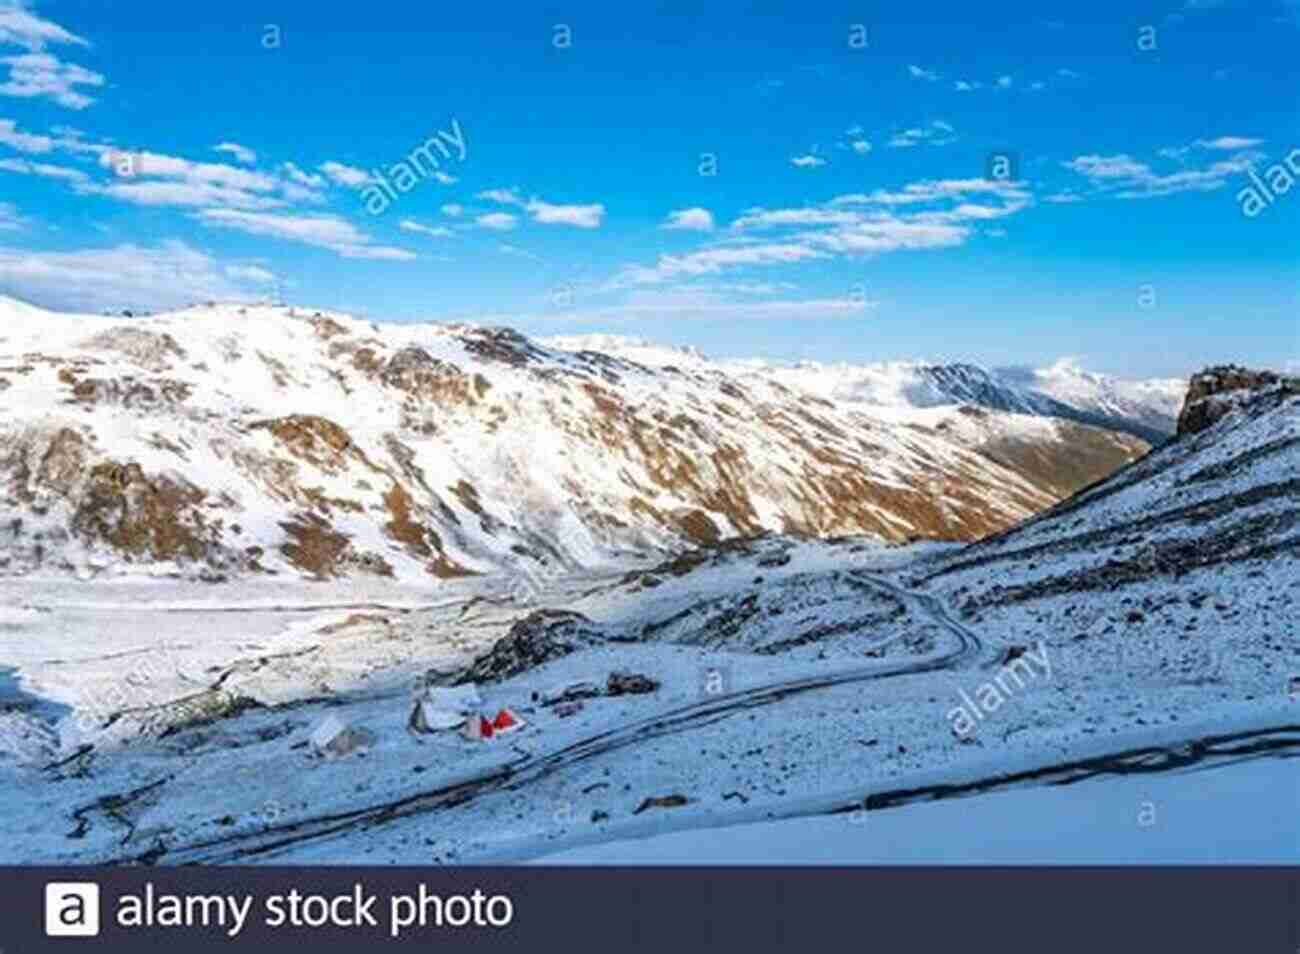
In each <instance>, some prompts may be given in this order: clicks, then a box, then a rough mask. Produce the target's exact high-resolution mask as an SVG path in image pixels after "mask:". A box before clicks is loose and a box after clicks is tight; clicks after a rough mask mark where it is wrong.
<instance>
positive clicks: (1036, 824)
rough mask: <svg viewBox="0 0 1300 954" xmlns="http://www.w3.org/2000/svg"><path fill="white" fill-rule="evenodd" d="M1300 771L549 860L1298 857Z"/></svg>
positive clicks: (1237, 769)
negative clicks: (1297, 819) (1297, 815)
mask: <svg viewBox="0 0 1300 954" xmlns="http://www.w3.org/2000/svg"><path fill="white" fill-rule="evenodd" d="M1298 808H1300V771H1297V770H1296V766H1295V764H1294V763H1288V762H1285V761H1280V760H1276V759H1265V760H1258V761H1242V762H1237V761H1233V762H1231V763H1229V764H1226V765H1212V766H1208V767H1193V768H1188V769H1182V770H1176V771H1171V772H1170V773H1169V774H1167V775H1156V776H1151V777H1142V776H1121V777H1110V778H1097V779H1090V780H1088V781H1084V782H1079V783H1078V784H1076V785H1071V786H1068V787H1051V788H1048V787H1039V788H1027V789H1018V790H1013V791H1004V792H996V793H993V794H989V795H984V796H981V797H979V798H972V799H960V800H953V801H937V802H928V803H922V804H916V805H907V806H904V807H901V808H897V809H893V810H890V811H878V812H871V811H867V810H865V809H863V810H859V811H854V812H848V813H843V814H838V815H816V816H810V817H803V818H791V819H786V820H783V821H768V822H755V823H752V824H746V825H732V826H728V827H725V828H703V829H688V830H680V831H673V832H670V833H667V834H662V835H657V836H653V837H650V838H644V839H639V840H622V841H610V842H596V843H592V844H587V845H584V846H582V847H577V848H570V849H567V850H564V851H559V852H556V853H554V854H547V855H543V856H541V857H540V858H537V859H534V862H535V863H538V864H544V865H587V864H625V865H769V864H772V863H773V859H779V860H780V863H781V864H788V865H846V864H848V865H855V864H885V865H897V864H922V865H938V864H958V865H1116V864H1159V865H1164V864H1189V865H1215V864H1236V865H1273V864H1278V865H1295V864H1296V863H1297V860H1298V859H1300V825H1297V824H1296V812H1297V809H1298Z"/></svg>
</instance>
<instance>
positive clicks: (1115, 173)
mask: <svg viewBox="0 0 1300 954" xmlns="http://www.w3.org/2000/svg"><path fill="white" fill-rule="evenodd" d="M1062 165H1064V166H1065V167H1066V168H1067V169H1071V170H1073V171H1074V172H1077V173H1079V174H1080V175H1083V176H1087V177H1088V178H1089V179H1134V178H1141V177H1143V176H1148V175H1150V174H1151V167H1150V166H1148V165H1147V164H1146V163H1144V162H1138V161H1137V160H1136V159H1134V158H1133V157H1132V156H1129V155H1125V154H1120V155H1115V156H1098V155H1089V156H1077V157H1075V158H1074V159H1071V160H1069V161H1068V162H1065V163H1062Z"/></svg>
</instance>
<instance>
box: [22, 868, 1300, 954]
mask: <svg viewBox="0 0 1300 954" xmlns="http://www.w3.org/2000/svg"><path fill="white" fill-rule="evenodd" d="M0 879H2V883H3V885H4V890H3V895H2V896H3V899H4V901H3V921H0V952H3V954H19V952H21V954H29V952H36V951H55V950H57V951H75V950H78V949H79V945H80V946H84V947H85V948H86V949H90V948H91V947H92V946H93V949H94V950H96V951H114V952H116V951H121V952H134V951H152V950H161V949H164V948H171V949H172V950H174V951H184V952H186V954H190V952H202V951H217V950H221V951H229V950H247V951H270V950H272V949H275V950H283V946H284V945H285V944H286V943H289V944H292V943H295V942H309V943H310V944H311V945H312V948H311V950H312V954H322V952H331V951H349V952H351V951H362V950H367V951H368V950H372V949H374V948H376V947H384V946H388V945H391V946H394V947H398V946H401V947H422V948H424V949H425V950H429V949H431V948H433V947H439V946H441V947H444V948H446V949H447V950H454V951H533V952H538V954H542V952H551V951H560V952H564V954H576V952H584V951H598V952H601V954H624V952H635V951H647V952H650V951H653V952H657V954H664V952H670V954H682V952H686V951H713V950H739V951H745V952H746V954H757V952H761V951H791V950H798V951H808V952H816V954H822V952H823V951H854V952H863V954H867V952H871V951H876V950H882V951H884V950H888V951H908V952H911V951H917V952H926V954H928V952H931V951H945V952H947V951H951V952H983V951H990V950H996V951H999V952H1014V951H1025V952H1033V954H1042V952H1044V951H1050V952H1052V954H1063V952H1074V951H1078V952H1090V954H1096V952H1099V951H1100V952H1107V954H1112V952H1113V954H1120V952H1123V954H1130V952H1133V954H1142V952H1151V954H1164V952H1168V951H1178V952H1180V954H1182V952H1199V951H1205V952H1216V954H1221V952H1223V951H1233V952H1249V954H1273V952H1277V954H1297V951H1300V890H1298V886H1300V867H1298V868H1291V867H1287V868H1282V867H1278V868H1227V867H1224V868H1192V867H1178V868H1140V867H1117V868H1045V869H1034V868H973V867H971V868H968V867H963V868H925V867H907V868H753V867H746V868H704V867H698V868H696V867H692V868H668V867H655V868H578V867H572V868H543V867H530V868H486V867H485V868H387V867H385V868H364V867H347V868H316V867H295V868H270V867H267V868H147V867H140V868H108V869H105V868H12V867H11V868H0ZM92 928H93V929H95V931H96V933H94V934H93V935H92V934H90V931H91V929H92ZM52 935H58V936H52Z"/></svg>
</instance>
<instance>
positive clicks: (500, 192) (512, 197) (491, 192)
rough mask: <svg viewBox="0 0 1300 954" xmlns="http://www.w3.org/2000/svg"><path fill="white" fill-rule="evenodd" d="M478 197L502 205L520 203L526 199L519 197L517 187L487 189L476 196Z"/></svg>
mask: <svg viewBox="0 0 1300 954" xmlns="http://www.w3.org/2000/svg"><path fill="white" fill-rule="evenodd" d="M474 198H476V199H485V200H486V201H488V202H497V203H500V204H501V205H520V206H522V205H523V204H524V200H523V199H521V198H519V193H518V191H517V190H515V189H485V190H484V191H482V192H479V193H478V194H476V195H475V196H474Z"/></svg>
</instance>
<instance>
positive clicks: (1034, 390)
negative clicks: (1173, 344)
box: [545, 334, 1187, 443]
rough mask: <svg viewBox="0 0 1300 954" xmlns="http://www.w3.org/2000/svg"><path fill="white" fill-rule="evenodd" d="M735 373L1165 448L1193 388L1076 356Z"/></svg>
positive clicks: (659, 354)
mask: <svg viewBox="0 0 1300 954" xmlns="http://www.w3.org/2000/svg"><path fill="white" fill-rule="evenodd" d="M545 340H546V341H547V342H549V343H550V344H551V345H553V346H554V347H558V348H562V349H564V350H570V351H574V350H584V349H586V350H594V351H601V352H603V353H606V354H613V355H616V356H618V357H623V358H627V359H628V360H631V361H637V362H639V363H642V364H646V365H649V366H652V367H665V366H676V365H686V366H691V365H694V366H699V365H701V364H704V363H709V359H707V358H706V357H705V356H704V355H702V354H701V353H700V352H699V351H697V350H695V349H692V348H687V349H681V348H674V347H670V346H660V345H655V344H653V343H651V342H647V341H645V340H644V339H639V338H622V337H619V336H616V335H603V334H602V335H587V336H569V337H561V338H549V339H545ZM711 363H712V364H714V365H715V366H717V367H720V368H724V369H726V370H728V371H729V372H732V373H738V374H752V375H758V376H764V377H770V378H772V379H774V380H777V381H779V382H781V383H782V384H784V385H786V386H788V387H796V388H799V389H801V390H806V391H811V392H813V393H815V394H818V395H820V396H821V397H823V398H826V399H827V400H833V401H837V402H852V403H861V404H865V405H869V406H872V407H879V408H891V409H916V408H931V407H942V406H947V405H953V404H973V405H977V406H980V407H986V408H989V409H990V410H997V411H1011V412H1014V413H1019V414H1033V415H1041V416H1045V417H1057V418H1062V419H1065V420H1073V421H1077V422H1079V423H1083V424H1089V425H1092V426H1096V427H1104V428H1107V429H1110V430H1117V431H1120V432H1121V433H1126V434H1131V435H1133V436H1135V437H1139V438H1141V439H1143V440H1145V441H1147V442H1149V443H1160V442H1162V441H1164V440H1166V439H1168V438H1169V437H1170V436H1171V435H1172V434H1173V433H1174V427H1175V422H1176V421H1177V418H1178V411H1179V408H1180V406H1181V405H1182V402H1183V395H1184V394H1185V392H1186V390H1187V382H1186V381H1185V380H1183V379H1179V378H1151V379H1138V380H1129V379H1124V378H1117V377H1113V376H1110V375H1105V374H1097V373H1095V372H1091V371H1086V370H1084V369H1083V368H1081V367H1080V366H1079V364H1078V363H1077V361H1076V360H1075V359H1073V358H1061V359H1058V360H1057V361H1056V362H1054V363H1053V364H1051V365H1049V366H1048V367H1045V368H1027V367H999V368H986V367H983V366H981V365H978V364H973V363H968V362H957V363H952V362H949V363H942V362H934V361H883V362H872V363H866V364H853V363H846V362H833V363H823V362H817V361H799V362H794V363H789V364H786V363H779V362H771V361H766V360H764V359H758V358H755V359H726V360H719V361H714V362H711Z"/></svg>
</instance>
